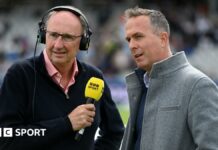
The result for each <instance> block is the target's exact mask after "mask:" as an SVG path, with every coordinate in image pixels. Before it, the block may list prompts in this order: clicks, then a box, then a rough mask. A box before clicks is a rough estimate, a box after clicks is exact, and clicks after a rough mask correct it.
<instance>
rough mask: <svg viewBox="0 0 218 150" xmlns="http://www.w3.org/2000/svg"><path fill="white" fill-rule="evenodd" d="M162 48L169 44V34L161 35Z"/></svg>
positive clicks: (163, 33)
mask: <svg viewBox="0 0 218 150" xmlns="http://www.w3.org/2000/svg"><path fill="white" fill-rule="evenodd" d="M160 40H161V47H166V45H168V43H169V34H168V33H167V32H161V33H160Z"/></svg>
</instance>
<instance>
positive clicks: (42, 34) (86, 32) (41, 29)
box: [37, 6, 92, 50]
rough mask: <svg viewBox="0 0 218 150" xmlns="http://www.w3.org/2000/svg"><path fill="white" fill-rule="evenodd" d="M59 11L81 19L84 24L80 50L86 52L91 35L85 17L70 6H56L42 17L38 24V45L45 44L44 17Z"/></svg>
mask: <svg viewBox="0 0 218 150" xmlns="http://www.w3.org/2000/svg"><path fill="white" fill-rule="evenodd" d="M61 10H66V11H69V12H72V13H73V14H75V15H76V16H78V17H80V19H82V20H83V21H84V23H85V30H84V33H83V35H82V38H81V41H80V47H79V49H80V50H88V48H89V43H90V37H91V35H92V31H91V29H90V27H89V24H88V21H87V19H86V17H85V15H84V14H83V13H82V12H81V11H80V10H79V9H77V8H75V7H72V6H56V7H53V8H51V9H49V10H48V11H47V12H46V13H45V14H44V15H43V17H42V19H41V21H40V22H39V24H38V25H39V30H38V36H37V38H38V40H39V42H40V43H43V44H44V43H45V38H46V31H45V30H46V29H45V28H46V25H45V18H46V16H47V15H48V14H49V13H50V12H52V11H61Z"/></svg>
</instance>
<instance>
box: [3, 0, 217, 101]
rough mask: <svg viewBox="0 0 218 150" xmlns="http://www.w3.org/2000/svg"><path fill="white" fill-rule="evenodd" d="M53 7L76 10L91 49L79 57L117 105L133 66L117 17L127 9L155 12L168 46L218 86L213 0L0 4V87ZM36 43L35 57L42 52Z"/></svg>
mask: <svg viewBox="0 0 218 150" xmlns="http://www.w3.org/2000/svg"><path fill="white" fill-rule="evenodd" d="M56 5H74V6H76V7H78V8H80V9H81V10H82V11H83V12H84V14H85V15H86V16H87V18H88V20H89V24H90V26H91V28H92V30H93V33H94V34H93V36H92V39H91V45H90V49H89V51H88V53H87V52H80V54H79V55H78V58H79V59H82V60H84V61H87V62H89V63H92V64H94V65H96V66H97V67H99V68H100V69H101V70H102V71H103V72H104V73H105V76H106V79H107V81H108V83H109V85H110V87H111V90H112V96H113V97H114V100H115V101H116V102H117V103H118V104H127V94H126V89H125V82H124V76H125V74H127V73H129V72H130V71H132V70H133V69H134V68H135V64H134V63H133V61H132V59H131V56H130V53H129V49H128V46H127V43H126V42H125V40H124V30H123V18H122V13H123V11H124V10H125V9H126V8H128V7H133V6H136V5H138V6H140V7H146V8H152V9H159V10H161V11H162V12H163V13H165V14H166V16H167V18H168V20H169V22H170V26H171V44H172V45H171V47H172V49H173V50H174V51H181V50H184V51H185V52H186V54H187V55H188V59H189V61H190V62H191V63H192V64H193V65H194V66H196V67H197V68H199V69H200V70H202V71H203V72H205V73H206V74H207V75H208V76H210V77H211V78H212V79H213V80H214V81H215V82H216V83H218V67H217V64H218V59H217V56H218V44H217V43H218V19H217V18H218V14H217V13H218V1H216V0H190V1H185V0H129V1H126V0H104V1H102V0H89V1H87V0H44V1H38V0H31V1H29V0H19V1H18V0H13V1H12V0H7V1H5V0H0V85H1V84H2V81H3V78H4V75H5V73H6V71H7V69H8V67H10V66H11V64H12V63H14V62H15V61H18V60H20V59H24V58H27V57H32V56H33V50H34V46H35V42H36V37H37V30H38V22H39V20H40V19H41V16H42V14H43V13H44V12H45V11H46V10H47V9H49V8H51V7H53V6H56ZM43 47H44V46H43V45H42V44H38V48H37V53H38V54H39V53H40V52H41V51H42V50H43Z"/></svg>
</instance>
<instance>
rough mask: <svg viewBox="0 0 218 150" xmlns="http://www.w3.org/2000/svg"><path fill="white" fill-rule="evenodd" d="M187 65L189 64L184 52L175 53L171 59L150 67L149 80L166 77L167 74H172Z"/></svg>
mask: <svg viewBox="0 0 218 150" xmlns="http://www.w3.org/2000/svg"><path fill="white" fill-rule="evenodd" d="M188 64H189V62H188V60H187V58H186V56H185V53H184V52H178V53H175V54H174V55H173V56H172V57H170V58H168V59H166V60H164V61H161V62H157V63H155V64H154V65H153V66H152V69H151V72H150V78H157V77H161V76H167V75H168V74H169V73H171V72H174V71H176V70H178V69H180V68H182V67H184V66H186V65H188Z"/></svg>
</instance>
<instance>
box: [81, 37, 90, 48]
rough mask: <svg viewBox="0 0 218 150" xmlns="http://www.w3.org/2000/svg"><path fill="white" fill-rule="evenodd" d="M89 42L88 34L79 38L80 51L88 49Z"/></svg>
mask: <svg viewBox="0 0 218 150" xmlns="http://www.w3.org/2000/svg"><path fill="white" fill-rule="evenodd" d="M89 42H90V37H89V35H87V36H86V35H83V36H82V38H81V40H80V46H79V49H80V50H82V51H85V50H88V48H89Z"/></svg>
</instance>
